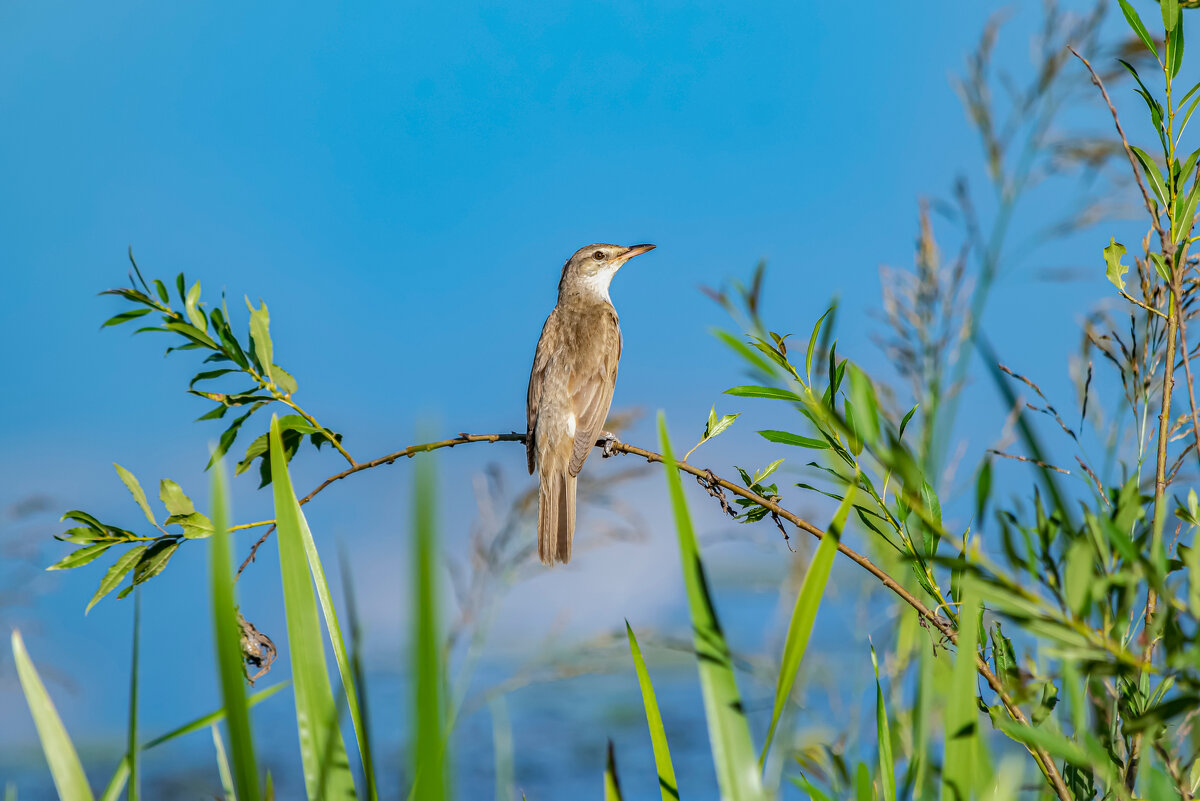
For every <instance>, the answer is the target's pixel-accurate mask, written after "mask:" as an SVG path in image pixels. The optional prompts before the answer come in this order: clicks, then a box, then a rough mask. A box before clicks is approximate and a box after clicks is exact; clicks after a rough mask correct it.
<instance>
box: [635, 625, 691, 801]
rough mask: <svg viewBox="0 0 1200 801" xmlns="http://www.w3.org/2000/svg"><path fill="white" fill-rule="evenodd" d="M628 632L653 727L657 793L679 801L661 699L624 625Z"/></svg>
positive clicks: (670, 800)
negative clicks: (663, 720) (660, 709)
mask: <svg viewBox="0 0 1200 801" xmlns="http://www.w3.org/2000/svg"><path fill="white" fill-rule="evenodd" d="M625 632H626V634H628V635H629V651H630V653H632V654H633V666H634V667H635V668H637V677H638V684H639V685H641V688H642V705H643V706H644V707H645V708H646V725H647V726H649V727H650V744H651V745H652V746H653V748H654V765H655V767H657V768H658V789H659V791H660V792H661V793H662V797H663V801H679V784H678V783H677V782H676V780H675V766H674V765H672V764H671V749H670V748H669V747H668V746H667V731H666V729H664V728H663V722H662V715H661V714H659V711H658V698H657V697H656V696H655V695H654V685H653V684H651V682H650V673H649V671H647V670H646V660H645V659H643V658H642V649H641V648H639V647H638V641H637V637H635V636H634V635H633V627H632V626H630V625H629V621H628V620H626V621H625Z"/></svg>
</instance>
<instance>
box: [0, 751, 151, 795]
mask: <svg viewBox="0 0 1200 801" xmlns="http://www.w3.org/2000/svg"><path fill="white" fill-rule="evenodd" d="M129 762H130V760H129V755H128V754H126V755H125V756H124V757H122V759H121V761H120V762H118V763H117V769H116V770H115V771H113V775H112V778H111V779H109V780H108V786H107V787H105V788H104V792H103V793H102V794H101V796H100V801H117V799H119V798H120V797H121V791H122V790H124V789H125V783H126V782H128V781H129ZM5 801H8V798H7V797H6V798H5ZM13 801H16V798H15V794H14V797H13Z"/></svg>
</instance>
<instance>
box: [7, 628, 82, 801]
mask: <svg viewBox="0 0 1200 801" xmlns="http://www.w3.org/2000/svg"><path fill="white" fill-rule="evenodd" d="M12 650H13V662H15V663H16V666H17V676H18V678H20V680H21V689H22V691H24V693H25V702H26V703H27V704H29V711H30V713H31V714H32V715H33V723H34V726H36V727H37V733H38V739H40V740H41V742H42V753H44V754H45V756H46V762H47V763H48V764H49V766H50V776H51V778H53V779H54V787H55V789H56V790H58V797H59V799H60V800H61V801H92V799H93V797H94V796H93V795H92V790H91V788H90V787H89V786H88V782H87V775H86V774H85V773H84V772H83V764H82V763H81V762H80V761H79V754H77V753H76V752H75V745H74V744H73V743H72V742H71V738H70V736H69V735H68V734H67V730H66V728H65V727H64V726H63V724H62V719H61V718H60V717H59V716H58V710H56V709H55V708H54V702H53V701H51V700H50V694H49V693H47V692H46V686H45V685H44V684H42V679H41V677H40V676H38V673H37V668H35V667H34V666H33V660H31V659H30V658H29V652H28V651H26V650H25V641H24V640H22V639H21V632H20V631H17V630H16V629H13V633H12Z"/></svg>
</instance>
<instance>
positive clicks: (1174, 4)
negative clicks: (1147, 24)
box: [1158, 0, 1179, 33]
mask: <svg viewBox="0 0 1200 801" xmlns="http://www.w3.org/2000/svg"><path fill="white" fill-rule="evenodd" d="M1158 4H1159V6H1160V7H1161V8H1162V18H1163V28H1164V29H1165V30H1166V31H1167V33H1170V32H1171V31H1173V30H1175V26H1177V25H1178V24H1179V0H1158Z"/></svg>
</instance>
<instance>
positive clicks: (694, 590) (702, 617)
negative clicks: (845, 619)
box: [658, 412, 763, 801]
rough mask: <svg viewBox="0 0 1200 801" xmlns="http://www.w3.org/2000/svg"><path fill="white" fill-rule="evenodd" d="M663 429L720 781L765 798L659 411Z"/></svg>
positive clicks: (729, 795)
mask: <svg viewBox="0 0 1200 801" xmlns="http://www.w3.org/2000/svg"><path fill="white" fill-rule="evenodd" d="M658 431H659V439H660V440H661V441H662V449H663V465H664V469H665V471H666V478H667V490H668V494H669V496H670V498H671V508H672V510H673V512H674V517H675V529H676V532H677V533H678V535H679V558H680V562H681V563H682V567H683V581H684V585H685V586H686V588H687V596H688V609H689V611H690V613H691V619H692V633H693V638H694V645H695V649H696V664H697V667H698V669H699V673H700V690H701V695H702V696H703V699H704V711H705V716H706V718H707V719H708V732H709V743H710V746H711V748H712V754H713V763H714V765H715V767H716V772H717V785H718V787H719V788H720V792H721V797H722V798H723V799H729V801H743V799H759V798H762V797H763V791H762V783H761V779H760V772H759V768H758V760H757V758H756V757H755V751H754V743H753V741H752V740H751V739H750V727H749V725H748V724H747V722H746V714H745V711H744V710H743V707H742V698H741V694H740V693H739V692H738V687H737V679H736V677H735V676H734V672H733V660H732V657H731V655H730V651H729V644H728V643H727V642H726V641H725V635H724V634H723V633H722V631H721V625H720V623H719V622H718V621H717V612H716V609H715V608H714V607H713V604H712V596H711V595H710V593H709V590H708V580H707V578H706V577H705V574H704V565H703V563H702V562H701V560H700V546H699V544H698V543H697V542H696V534H695V531H694V530H693V528H692V521H691V517H690V515H689V514H688V509H687V501H686V499H685V498H684V495H683V481H682V479H681V478H680V475H679V470H678V468H677V462H676V461H675V456H674V453H673V452H672V449H671V441H670V437H669V436H668V434H667V422H666V417H665V416H664V415H663V413H662V412H659V415H658Z"/></svg>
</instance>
